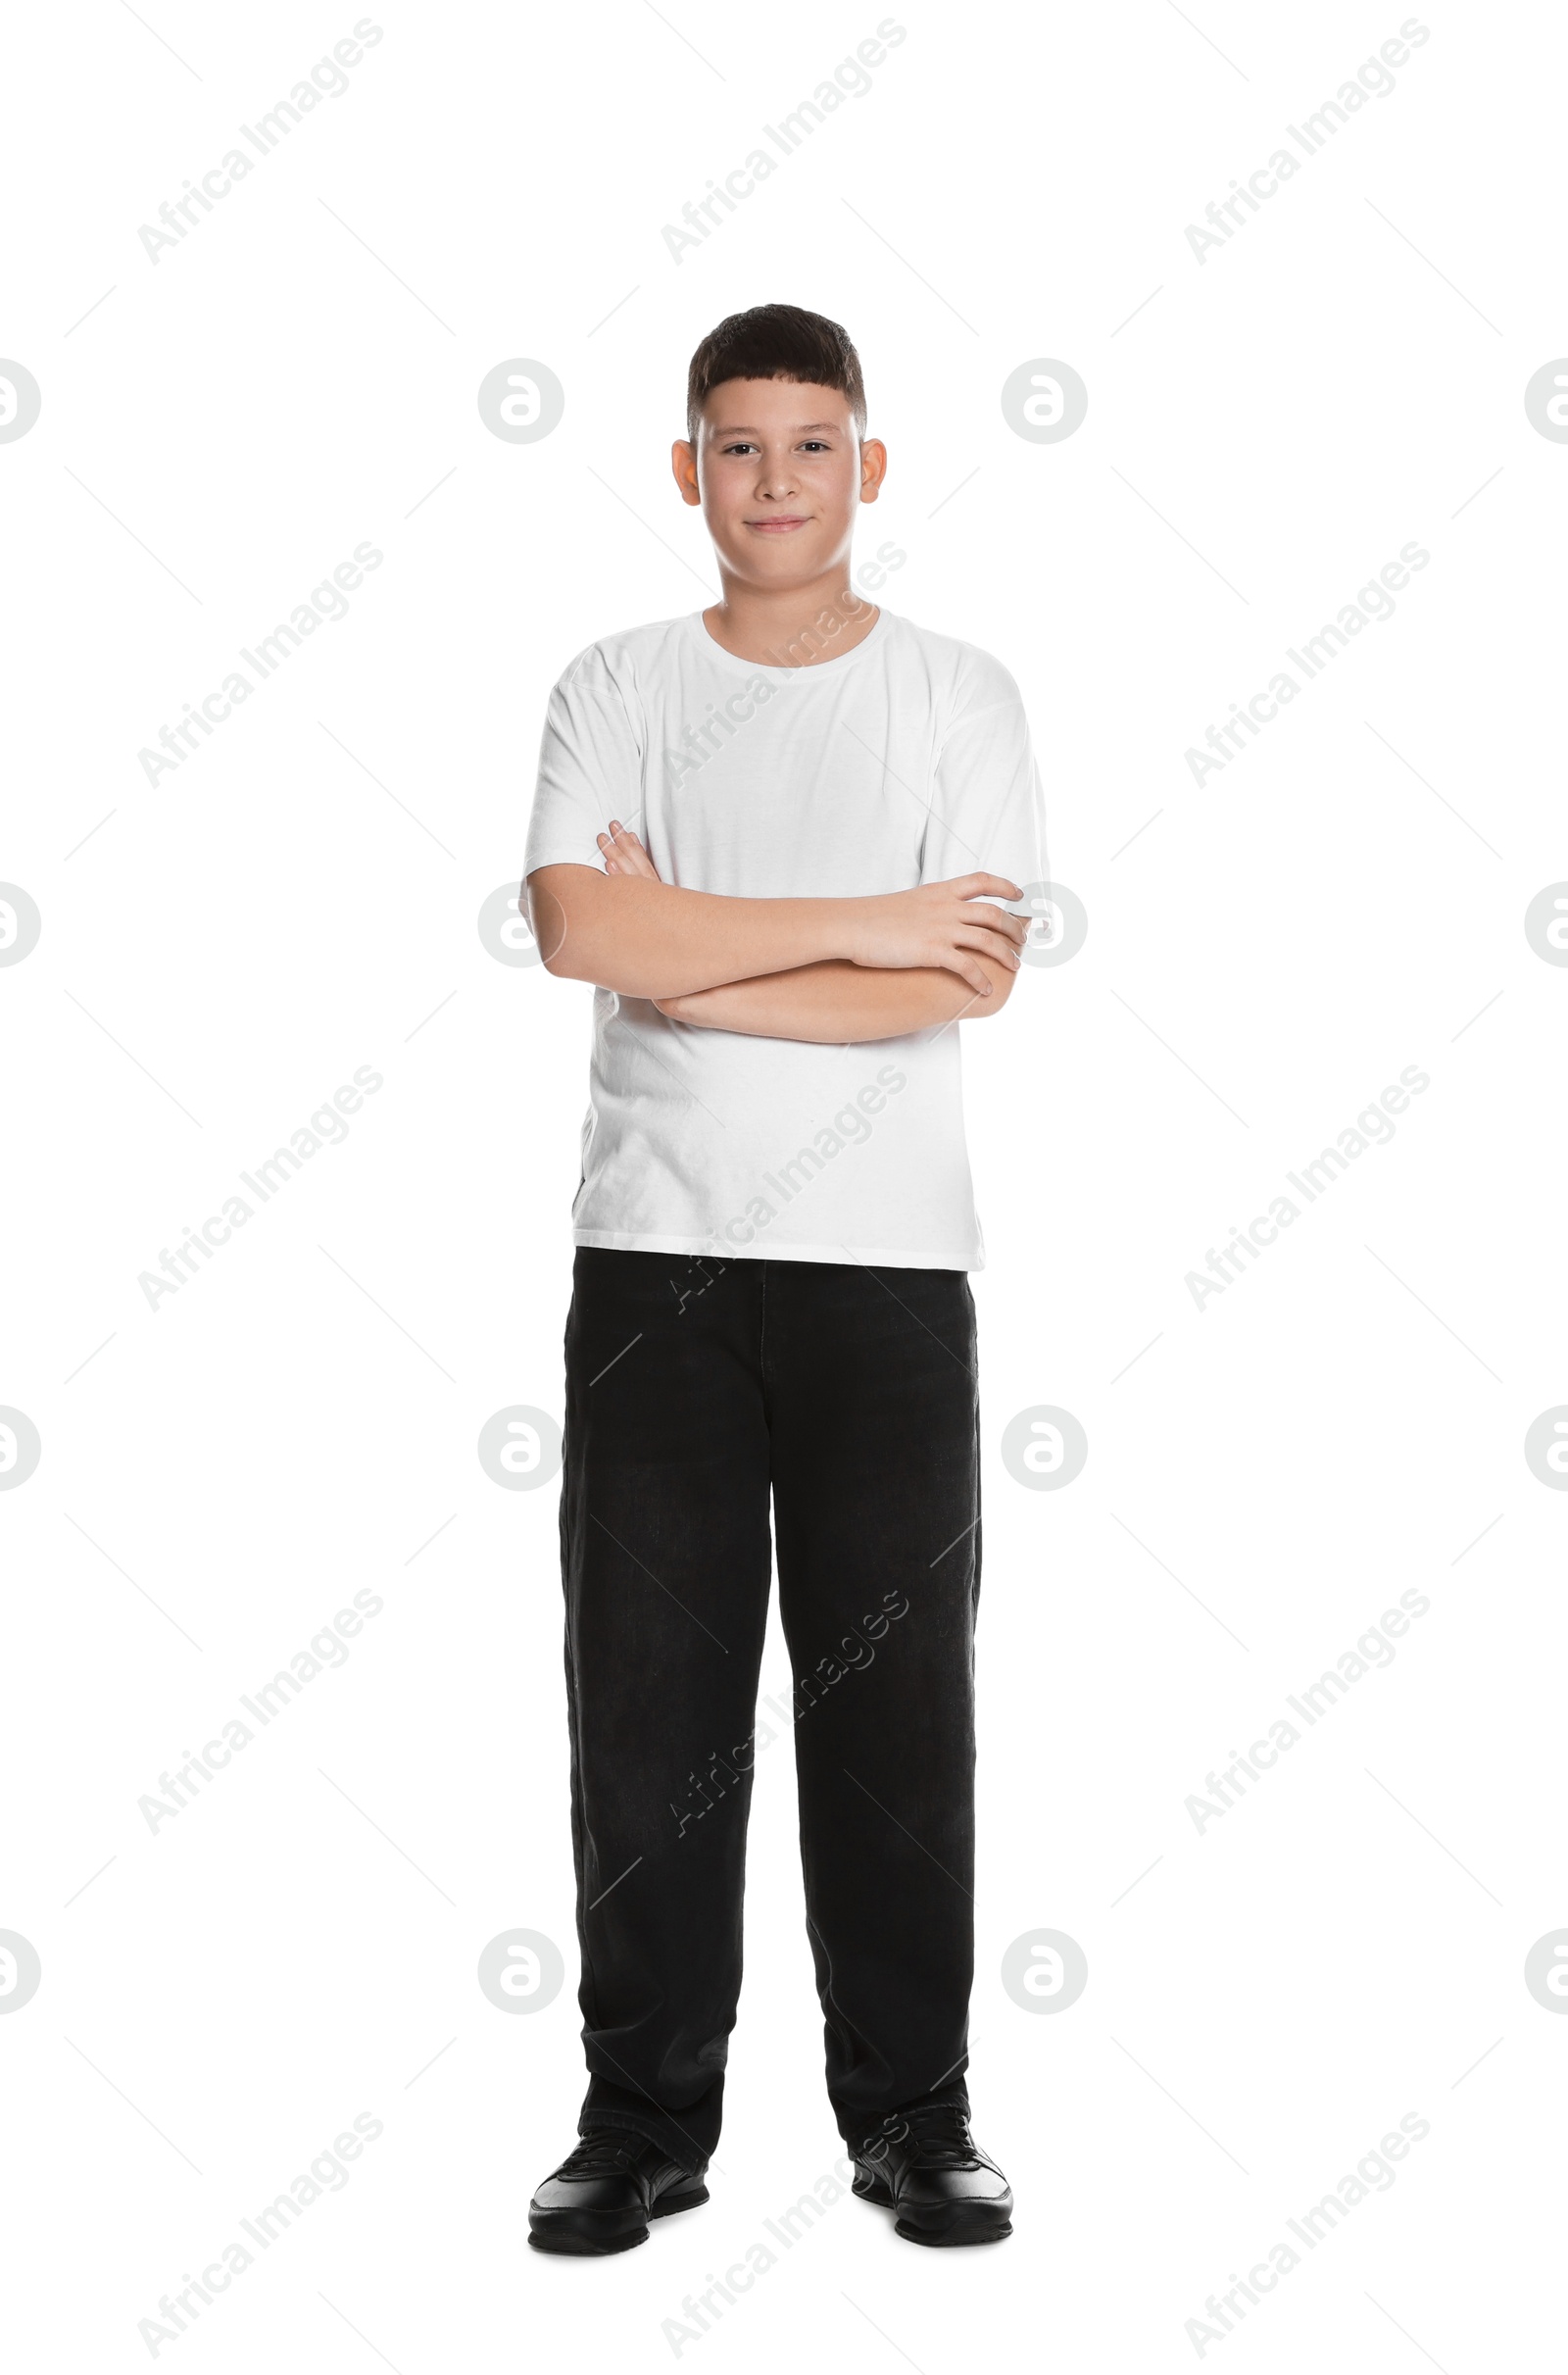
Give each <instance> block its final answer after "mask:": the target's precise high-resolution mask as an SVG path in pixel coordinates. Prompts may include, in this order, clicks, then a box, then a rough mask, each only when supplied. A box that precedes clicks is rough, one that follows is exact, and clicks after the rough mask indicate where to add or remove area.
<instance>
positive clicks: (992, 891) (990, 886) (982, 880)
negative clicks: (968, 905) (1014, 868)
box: [952, 874, 1023, 899]
mask: <svg viewBox="0 0 1568 2375" xmlns="http://www.w3.org/2000/svg"><path fill="white" fill-rule="evenodd" d="M952 887H953V889H954V890H955V891H956V893H957V895H958V897H959V898H960V899H1021V898H1022V897H1023V891H1022V889H1021V887H1020V886H1019V884H1017V883H1016V882H1009V881H1008V880H1007V877H1006V875H1005V874H960V875H959V876H958V879H957V881H956V882H955V883H954V884H953V886H952Z"/></svg>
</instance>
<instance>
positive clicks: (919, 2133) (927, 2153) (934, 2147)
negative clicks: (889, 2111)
mask: <svg viewBox="0 0 1568 2375" xmlns="http://www.w3.org/2000/svg"><path fill="white" fill-rule="evenodd" d="M898 2141H899V2142H900V2143H902V2144H903V2145H904V2146H905V2148H906V2150H907V2152H908V2155H909V2159H910V2162H911V2164H912V2165H913V2166H914V2167H916V2168H921V2169H973V2168H979V2167H980V2166H981V2165H982V2164H981V2155H980V2152H979V2148H978V2147H977V2145H976V2144H975V2141H974V2138H973V2137H972V2136H971V2135H970V2133H969V2122H968V2121H967V2119H965V2118H964V2116H963V2114H962V2112H961V2111H948V2112H937V2113H929V2112H927V2113H925V2114H919V2115H917V2116H916V2117H915V2118H914V2119H913V2120H911V2121H910V2123H909V2128H908V2132H907V2136H905V2137H902V2138H900V2139H898Z"/></svg>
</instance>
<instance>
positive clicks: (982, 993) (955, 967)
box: [943, 954, 991, 998]
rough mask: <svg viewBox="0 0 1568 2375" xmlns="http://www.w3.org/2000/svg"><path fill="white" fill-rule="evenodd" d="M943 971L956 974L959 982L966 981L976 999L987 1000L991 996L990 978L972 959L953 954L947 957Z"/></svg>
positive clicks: (981, 966)
mask: <svg viewBox="0 0 1568 2375" xmlns="http://www.w3.org/2000/svg"><path fill="white" fill-rule="evenodd" d="M943 970H944V972H949V973H956V974H957V976H958V978H959V980H960V981H966V982H967V983H968V985H969V987H970V989H972V990H973V991H974V992H975V993H976V995H977V996H978V997H981V998H989V997H990V996H991V976H990V974H989V973H988V972H987V971H986V970H985V968H984V966H983V965H976V964H975V962H974V960H973V958H972V957H960V956H958V955H956V954H954V955H953V956H950V957H949V959H948V961H947V964H946V965H944V967H943Z"/></svg>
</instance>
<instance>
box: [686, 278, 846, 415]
mask: <svg viewBox="0 0 1568 2375" xmlns="http://www.w3.org/2000/svg"><path fill="white" fill-rule="evenodd" d="M726 379H795V380H799V381H800V382H801V383H802V384H803V385H806V386H810V387H831V388H836V389H837V390H838V392H839V394H840V395H841V396H845V397H847V398H848V399H849V406H850V410H851V412H852V413H853V414H854V416H855V425H856V427H857V428H858V431H859V433H860V435H861V436H862V437H863V436H864V435H865V381H864V380H863V379H862V377H861V375H860V358H859V356H858V354H857V353H856V351H855V347H854V344H853V342H852V340H851V338H850V334H849V332H848V330H846V329H844V328H843V327H841V325H840V324H839V323H838V322H829V321H828V320H827V318H826V316H825V315H823V314H809V313H808V312H807V311H806V309H805V307H804V306H800V305H754V306H751V307H749V308H748V310H747V311H746V312H745V313H744V314H729V315H726V317H725V319H724V320H723V321H722V322H720V323H719V325H718V327H717V328H716V329H711V330H710V331H709V333H708V335H707V337H706V338H705V339H704V340H703V342H702V344H701V346H700V347H699V348H698V349H697V352H696V354H695V355H693V357H692V363H691V370H690V371H688V372H687V374H686V433H687V435H688V436H689V437H690V438H691V439H692V441H693V443H695V442H696V438H697V424H698V421H700V419H701V418H702V411H703V406H704V404H705V403H706V402H707V400H708V398H709V397H710V396H711V394H712V392H713V390H714V388H715V387H722V386H723V384H724V382H725V380H726Z"/></svg>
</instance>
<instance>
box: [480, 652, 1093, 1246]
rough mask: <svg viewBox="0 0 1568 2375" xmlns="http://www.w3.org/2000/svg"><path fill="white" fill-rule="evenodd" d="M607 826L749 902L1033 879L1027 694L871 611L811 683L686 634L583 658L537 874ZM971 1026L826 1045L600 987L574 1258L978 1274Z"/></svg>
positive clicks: (529, 865) (536, 846)
mask: <svg viewBox="0 0 1568 2375" xmlns="http://www.w3.org/2000/svg"><path fill="white" fill-rule="evenodd" d="M612 816H618V817H619V818H620V820H621V822H622V823H623V824H628V825H630V826H631V828H632V829H633V831H635V832H636V833H638V834H639V835H640V836H641V839H642V841H643V843H644V846H645V847H646V849H647V851H648V854H649V856H650V857H651V858H652V860H653V862H654V865H655V866H656V867H657V868H658V870H659V873H660V876H661V878H662V880H663V881H665V882H675V883H680V884H682V885H683V886H684V887H685V888H687V889H689V890H698V891H716V892H722V893H726V894H728V895H730V896H732V897H736V898H743V899H792V898H793V899H808V898H818V899H821V898H855V897H864V896H866V895H868V894H870V893H874V892H879V891H901V890H910V889H913V888H914V887H915V885H916V884H919V883H923V882H942V881H947V880H950V879H951V878H952V877H953V876H955V875H957V874H966V873H971V872H974V871H977V870H980V869H984V870H985V871H987V872H989V873H996V874H1002V875H1005V876H1006V877H1008V878H1009V879H1010V880H1011V881H1013V882H1016V883H1017V884H1019V886H1020V887H1022V886H1024V885H1026V884H1030V883H1036V882H1039V881H1040V880H1042V879H1043V877H1044V875H1045V872H1046V864H1045V855H1044V841H1045V825H1044V813H1043V803H1042V800H1041V793H1040V780H1039V775H1038V772H1037V769H1036V767H1035V763H1034V759H1033V756H1032V753H1031V751H1030V745H1029V729H1028V725H1027V723H1026V721H1025V718H1024V714H1023V706H1022V703H1021V701H1020V699H1019V696H1018V688H1017V686H1016V685H1015V684H1014V683H1013V680H1012V678H1011V677H1010V676H1009V675H1008V673H1007V671H1006V669H1005V668H1002V667H1001V666H1000V665H999V664H998V663H997V662H996V661H995V660H993V659H992V658H990V656H989V655H988V654H987V653H985V652H982V651H977V650H976V649H975V648H974V646H973V645H971V644H967V643H958V642H956V641H955V640H954V639H953V638H952V637H951V636H948V635H935V634H931V633H928V632H927V630H926V629H925V628H924V627H918V626H915V625H913V624H911V622H910V621H909V620H908V619H907V618H895V617H894V616H893V615H892V613H891V612H888V611H885V610H884V611H882V612H881V613H880V614H879V616H878V618H877V619H876V622H875V624H874V625H873V626H872V628H871V631H870V633H869V634H868V635H866V636H865V637H864V638H863V639H862V641H861V642H859V643H858V644H857V645H856V646H855V647H854V649H853V650H851V651H848V652H844V653H842V654H841V655H840V656H839V657H838V658H837V659H833V660H823V661H818V662H817V663H815V665H813V666H811V667H808V668H788V667H786V668H765V667H760V666H759V665H758V664H757V663H756V662H755V661H751V660H738V659H736V658H735V656H734V655H733V654H732V653H730V652H726V651H725V650H724V648H723V646H722V645H721V644H718V643H715V642H714V640H713V638H712V636H711V634H710V633H709V631H708V629H707V627H706V626H705V625H704V623H703V619H702V615H701V613H700V612H693V613H691V614H689V615H688V616H687V617H685V618H669V619H663V620H662V621H660V622H659V623H658V624H657V625H653V626H640V627H633V628H630V629H629V630H628V631H627V632H625V633H623V634H618V635H608V636H606V637H605V639H604V640H603V642H600V643H595V644H591V645H590V646H589V648H588V649H587V650H586V651H585V652H582V653H580V654H579V655H578V657H577V658H576V659H575V660H574V661H573V662H572V664H571V666H570V667H569V668H567V669H566V671H565V673H564V676H563V677H562V678H561V680H560V682H559V683H558V684H557V686H556V688H555V690H554V692H553V693H552V694H551V696H550V706H549V711H548V714H547V717H546V722H545V729H544V740H543V744H542V747H541V751H540V758H539V782H538V789H537V792H536V794H535V798H534V806H533V815H532V818H531V821H530V823H529V828H528V845H527V855H526V859H525V863H524V871H525V873H529V874H531V873H533V872H534V871H535V869H536V868H537V867H539V866H557V865H562V864H576V865H579V866H594V867H595V868H596V869H599V870H603V862H602V860H601V857H600V853H599V849H598V846H597V843H596V840H595V836H596V834H598V833H601V832H603V831H604V829H605V827H606V825H607V824H608V823H609V821H610V819H611V817H612ZM959 1032H960V1025H959V1024H958V1023H956V1022H952V1023H948V1024H946V1025H943V1026H941V1027H940V1028H936V1029H932V1030H925V1031H918V1032H912V1033H907V1034H904V1035H902V1036H900V1037H898V1038H893V1039H882V1040H877V1041H874V1042H865V1043H861V1044H859V1045H857V1046H851V1047H842V1046H839V1047H822V1046H817V1045H814V1044H811V1043H809V1042H808V1041H806V1040H799V1039H763V1038H755V1037H752V1036H749V1035H747V1034H743V1033H740V1032H735V1031H715V1030H707V1029H702V1028H699V1027H697V1026H695V1025H693V1024H690V1023H682V1022H676V1021H672V1020H671V1019H670V1018H669V1017H668V1016H667V1015H664V1014H660V1012H659V1010H658V1008H657V1007H655V1006H654V1005H653V1004H652V1002H651V1001H650V1000H648V999H645V998H624V997H621V996H619V995H618V994H617V993H615V992H613V991H611V990H605V989H596V991H595V993H594V1043H593V1061H592V1068H591V1073H590V1084H589V1085H590V1095H591V1099H592V1103H591V1106H590V1110H589V1113H588V1117H587V1120H586V1122H585V1123H584V1126H583V1138H582V1183H581V1185H580V1187H579V1189H578V1191H577V1196H576V1200H575V1202H574V1204H573V1207H572V1223H573V1234H574V1237H575V1240H576V1243H577V1244H578V1245H588V1246H610V1247H625V1248H629V1249H632V1250H634V1251H642V1252H649V1253H665V1254H705V1255H709V1256H711V1257H715V1258H724V1259H734V1258H736V1257H740V1256H749V1257H751V1258H754V1259H761V1260H768V1261H786V1262H790V1261H793V1262H870V1263H874V1264H877V1265H893V1266H898V1267H902V1268H913V1267H919V1268H933V1269H956V1270H970V1269H978V1268H980V1267H981V1266H982V1264H983V1262H984V1260H985V1255H984V1249H983V1246H982V1241H981V1236H980V1226H979V1222H978V1220H977V1218H976V1216H975V1209H974V1194H973V1190H972V1187H971V1185H970V1179H969V1159H968V1153H967V1150H966V1148H965V1145H964V1136H963V1102H962V1087H961V1078H960V1060H959Z"/></svg>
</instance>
